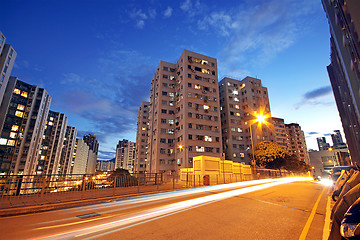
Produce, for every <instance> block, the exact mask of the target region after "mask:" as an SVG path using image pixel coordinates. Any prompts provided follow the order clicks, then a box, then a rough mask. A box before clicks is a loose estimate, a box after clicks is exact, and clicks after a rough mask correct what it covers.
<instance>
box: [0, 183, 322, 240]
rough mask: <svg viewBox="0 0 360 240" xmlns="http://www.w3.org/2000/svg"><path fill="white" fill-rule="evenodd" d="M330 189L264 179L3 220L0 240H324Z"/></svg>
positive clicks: (1, 221) (0, 223)
mask: <svg viewBox="0 0 360 240" xmlns="http://www.w3.org/2000/svg"><path fill="white" fill-rule="evenodd" d="M326 203H327V187H326V186H324V185H321V184H319V183H316V182H312V181H309V180H304V179H301V181H300V179H290V178H287V179H285V180H284V179H280V180H279V179H275V180H259V181H249V182H242V183H234V184H224V185H218V186H209V187H203V188H196V189H184V190H180V191H174V192H166V193H160V194H151V195H145V196H139V197H133V198H127V199H121V200H118V201H112V202H107V203H101V204H93V205H87V206H82V207H74V208H67V209H60V210H54V211H48V212H42V213H35V214H29V215H22V216H13V217H5V218H0V228H1V239H74V238H75V239H270V240H271V239H276V240H279V239H286V240H289V239H322V237H323V229H324V222H325V215H326Z"/></svg>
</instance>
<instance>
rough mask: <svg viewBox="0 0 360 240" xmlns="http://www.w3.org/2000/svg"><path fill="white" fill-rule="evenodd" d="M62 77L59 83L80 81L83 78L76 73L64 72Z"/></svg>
mask: <svg viewBox="0 0 360 240" xmlns="http://www.w3.org/2000/svg"><path fill="white" fill-rule="evenodd" d="M63 77H64V78H63V79H62V80H61V81H60V83H61V84H68V83H81V82H82V81H83V79H82V78H81V77H80V76H79V75H78V74H76V73H64V74H63Z"/></svg>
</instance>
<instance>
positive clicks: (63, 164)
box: [58, 126, 77, 174]
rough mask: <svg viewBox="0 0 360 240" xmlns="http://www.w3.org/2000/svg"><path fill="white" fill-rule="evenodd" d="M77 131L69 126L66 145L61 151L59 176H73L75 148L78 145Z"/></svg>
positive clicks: (65, 139)
mask: <svg viewBox="0 0 360 240" xmlns="http://www.w3.org/2000/svg"><path fill="white" fill-rule="evenodd" d="M76 135H77V129H76V128H75V127H71V126H67V127H66V132H65V138H64V145H63V148H62V150H61V157H60V163H59V164H60V169H59V172H58V173H59V174H71V165H72V164H73V161H72V160H73V157H74V148H75V143H76Z"/></svg>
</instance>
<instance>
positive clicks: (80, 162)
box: [72, 138, 89, 174]
mask: <svg viewBox="0 0 360 240" xmlns="http://www.w3.org/2000/svg"><path fill="white" fill-rule="evenodd" d="M88 157H89V146H88V145H87V144H86V143H85V142H84V140H83V139H79V138H78V139H76V145H75V159H74V166H73V170H72V174H86V166H87V162H88Z"/></svg>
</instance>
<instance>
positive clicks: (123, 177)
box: [108, 168, 138, 187]
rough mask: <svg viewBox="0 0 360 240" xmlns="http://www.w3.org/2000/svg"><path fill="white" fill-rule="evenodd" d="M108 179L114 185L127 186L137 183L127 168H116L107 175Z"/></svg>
mask: <svg viewBox="0 0 360 240" xmlns="http://www.w3.org/2000/svg"><path fill="white" fill-rule="evenodd" d="M108 180H109V181H110V182H113V184H115V186H116V187H129V186H136V185H138V180H137V178H136V177H135V176H132V175H131V174H130V173H129V171H128V170H126V169H122V168H117V169H116V170H115V171H114V172H113V173H112V174H111V175H110V176H109V177H108Z"/></svg>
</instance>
